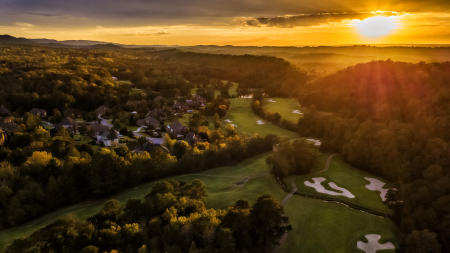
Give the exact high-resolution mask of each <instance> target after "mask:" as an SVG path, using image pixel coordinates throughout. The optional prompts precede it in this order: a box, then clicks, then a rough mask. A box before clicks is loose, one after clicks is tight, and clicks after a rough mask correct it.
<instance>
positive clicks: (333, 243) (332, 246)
mask: <svg viewBox="0 0 450 253" xmlns="http://www.w3.org/2000/svg"><path fill="white" fill-rule="evenodd" d="M284 209H285V212H286V214H287V215H288V216H289V222H290V224H291V225H292V230H291V231H289V233H288V237H287V240H286V242H285V243H284V244H283V245H282V247H281V248H280V252H287V253H299V252H321V253H327V252H330V253H339V252H342V253H347V252H363V251H360V250H358V249H357V248H356V242H357V241H358V240H361V238H362V237H364V235H366V234H380V235H381V241H382V242H384V241H391V242H392V243H394V245H397V243H396V242H397V239H396V238H397V237H396V233H397V232H396V228H395V225H394V223H393V222H392V221H391V220H389V219H386V218H380V217H377V216H374V215H371V214H367V213H363V212H361V211H357V210H355V209H351V208H349V207H346V206H344V205H341V204H337V203H331V202H325V201H322V200H316V199H309V198H304V197H300V196H293V197H292V198H291V199H290V200H289V202H288V204H287V205H286V206H285V208H284ZM383 252H393V251H383Z"/></svg>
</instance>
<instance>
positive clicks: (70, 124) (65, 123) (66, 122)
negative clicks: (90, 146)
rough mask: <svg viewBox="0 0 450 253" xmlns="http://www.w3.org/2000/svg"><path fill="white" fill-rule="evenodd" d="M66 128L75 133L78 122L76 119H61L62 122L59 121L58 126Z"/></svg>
mask: <svg viewBox="0 0 450 253" xmlns="http://www.w3.org/2000/svg"><path fill="white" fill-rule="evenodd" d="M61 127H62V128H65V129H66V130H67V131H69V132H70V133H72V134H75V133H76V132H77V129H78V127H77V123H76V122H75V120H73V119H72V118H70V117H66V118H64V119H62V120H61V122H59V124H58V128H61Z"/></svg>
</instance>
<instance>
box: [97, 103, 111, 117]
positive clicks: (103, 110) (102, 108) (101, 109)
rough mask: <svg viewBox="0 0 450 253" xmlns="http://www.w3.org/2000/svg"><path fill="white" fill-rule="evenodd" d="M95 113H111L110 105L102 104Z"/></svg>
mask: <svg viewBox="0 0 450 253" xmlns="http://www.w3.org/2000/svg"><path fill="white" fill-rule="evenodd" d="M95 113H96V114H97V115H105V114H108V113H111V109H110V108H109V107H107V106H104V105H102V106H99V107H98V108H97V109H96V110H95Z"/></svg>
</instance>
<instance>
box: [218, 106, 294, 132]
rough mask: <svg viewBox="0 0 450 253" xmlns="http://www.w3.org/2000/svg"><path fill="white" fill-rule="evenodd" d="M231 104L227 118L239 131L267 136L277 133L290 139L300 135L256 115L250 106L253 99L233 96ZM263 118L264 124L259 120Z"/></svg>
mask: <svg viewBox="0 0 450 253" xmlns="http://www.w3.org/2000/svg"><path fill="white" fill-rule="evenodd" d="M230 102H231V105H230V107H231V108H230V110H229V111H228V114H227V115H226V116H225V119H230V120H232V121H233V122H232V123H233V124H235V125H236V126H237V127H236V129H237V131H238V132H239V133H241V134H244V135H248V136H253V135H255V134H257V135H259V136H267V135H269V134H275V135H277V136H279V137H281V138H285V139H289V138H295V137H298V135H297V133H295V132H292V131H289V130H286V129H283V128H281V127H278V126H276V125H274V124H272V123H270V122H268V121H266V120H263V119H261V118H260V117H258V116H257V115H255V114H254V113H253V111H252V109H251V108H250V103H251V99H245V98H232V99H230ZM258 120H262V121H263V122H264V124H262V125H258V124H257V121H258Z"/></svg>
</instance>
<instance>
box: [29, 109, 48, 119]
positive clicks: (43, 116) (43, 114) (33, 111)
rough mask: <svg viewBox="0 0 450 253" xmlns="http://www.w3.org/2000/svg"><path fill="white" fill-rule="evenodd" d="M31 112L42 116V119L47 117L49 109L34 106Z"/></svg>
mask: <svg viewBox="0 0 450 253" xmlns="http://www.w3.org/2000/svg"><path fill="white" fill-rule="evenodd" d="M30 113H31V114H33V115H35V116H39V117H41V119H44V118H46V117H47V111H46V110H44V109H40V108H33V109H31V111H30Z"/></svg>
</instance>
